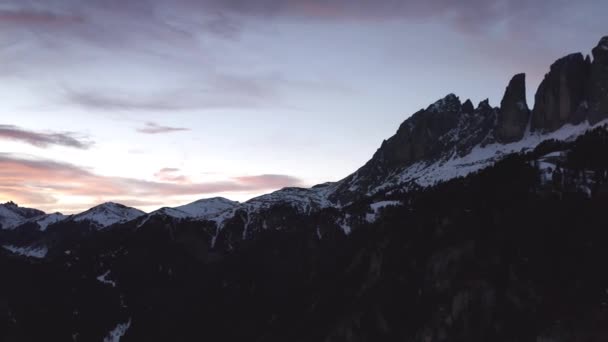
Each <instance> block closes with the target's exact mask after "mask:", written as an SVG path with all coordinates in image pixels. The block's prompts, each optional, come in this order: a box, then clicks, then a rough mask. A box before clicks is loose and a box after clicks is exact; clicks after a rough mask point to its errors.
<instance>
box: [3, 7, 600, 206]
mask: <svg viewBox="0 0 608 342" xmlns="http://www.w3.org/2000/svg"><path fill="white" fill-rule="evenodd" d="M605 13H608V2H606V1H598V0H595V1H592V0H582V1H577V2H572V1H561V0H557V1H523V0H515V1H492V0H470V1H458V2H456V1H450V0H430V1H416V2H415V1H396V0H335V1H329V0H325V1H321V0H311V1H298V0H286V1H278V0H201V1H195V0H173V1H161V0H131V1H125V0H104V1H102V0H87V1H83V0H40V1H26V0H2V1H0V61H1V63H0V77H1V78H2V82H0V91H1V92H2V94H3V96H2V101H0V113H1V115H2V116H1V117H2V120H0V140H2V146H3V148H2V149H1V150H0V200H14V201H16V202H18V203H20V204H23V205H29V206H34V207H38V208H41V209H43V210H46V211H55V210H60V211H63V212H68V213H69V212H74V211H79V210H82V209H86V208H87V207H90V206H92V205H95V204H97V203H99V202H103V201H108V200H112V201H118V202H122V203H124V204H127V205H133V206H136V207H138V208H141V209H143V210H153V209H156V208H158V207H160V206H162V205H169V206H171V205H177V204H183V203H186V202H189V201H192V200H196V199H199V198H203V197H210V196H216V195H221V196H225V197H228V198H231V199H236V200H246V199H248V198H251V197H253V196H255V195H258V194H261V193H266V192H269V191H271V190H274V189H277V188H280V187H283V186H290V185H295V186H308V185H313V184H315V183H319V182H325V181H336V180H339V179H341V178H342V177H344V176H346V175H348V174H349V173H351V172H353V171H354V170H355V169H357V168H358V167H359V166H361V165H362V164H363V163H364V162H365V161H366V160H367V159H368V158H369V157H371V155H372V154H373V152H374V151H375V150H376V148H377V147H378V146H379V144H380V142H381V141H382V139H385V138H388V137H389V136H391V135H392V134H393V133H394V131H395V130H396V129H397V127H398V126H399V124H400V123H401V122H402V121H403V120H405V119H406V118H407V117H408V116H409V115H410V114H412V113H413V112H415V111H416V110H418V109H420V108H422V107H426V106H427V105H428V104H430V103H432V102H434V101H435V100H437V99H438V98H441V97H443V96H445V95H446V94H447V93H450V92H454V93H456V94H457V95H459V96H460V97H461V99H463V100H464V99H466V98H471V99H472V100H473V101H474V102H478V101H481V100H483V99H485V98H489V99H490V103H491V104H493V105H498V103H499V102H500V98H501V96H502V93H503V91H504V88H505V86H506V84H507V82H508V81H509V79H510V77H511V76H512V75H513V74H515V73H518V72H525V73H526V74H527V75H528V76H527V81H528V97H529V102H530V103H531V102H532V98H533V94H534V91H535V89H536V87H537V85H538V83H539V82H540V79H541V78H542V76H543V75H544V73H545V72H546V71H547V70H548V67H549V65H550V64H551V63H552V62H553V61H554V60H555V59H557V58H559V57H561V56H563V55H565V54H568V53H571V52H578V51H581V52H583V53H589V51H590V49H591V48H592V47H593V46H595V45H596V44H597V41H598V40H599V38H600V37H601V36H603V35H606V34H608V21H606V19H605Z"/></svg>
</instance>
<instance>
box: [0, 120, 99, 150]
mask: <svg viewBox="0 0 608 342" xmlns="http://www.w3.org/2000/svg"><path fill="white" fill-rule="evenodd" d="M0 140H13V141H20V142H24V143H27V144H30V145H34V146H36V147H41V148H47V147H50V146H65V147H73V148H79V149H88V148H89V147H91V145H92V144H93V143H92V142H91V141H88V140H85V139H83V138H81V137H79V136H78V135H77V134H75V133H71V132H61V133H57V132H37V131H31V130H26V129H23V128H20V127H17V126H13V125H0Z"/></svg>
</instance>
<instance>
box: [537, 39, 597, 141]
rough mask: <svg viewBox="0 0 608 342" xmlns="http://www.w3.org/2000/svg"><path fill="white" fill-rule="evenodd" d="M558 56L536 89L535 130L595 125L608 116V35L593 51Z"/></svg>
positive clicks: (548, 130)
mask: <svg viewBox="0 0 608 342" xmlns="http://www.w3.org/2000/svg"><path fill="white" fill-rule="evenodd" d="M592 53H593V62H591V59H590V58H589V57H587V58H583V55H582V54H580V53H577V54H572V55H569V56H566V57H564V58H562V59H559V60H558V61H557V62H555V63H554V64H553V65H552V66H551V70H550V71H549V73H548V74H547V75H545V78H544V80H543V82H542V83H541V84H540V86H539V88H538V91H537V92H536V97H535V99H536V103H535V105H534V110H533V113H532V129H533V130H536V131H541V132H551V131H555V130H556V129H558V128H560V127H561V126H562V125H564V124H567V123H572V124H577V123H580V122H582V121H584V120H588V121H589V123H591V124H595V123H597V122H599V121H601V120H603V119H605V118H608V37H604V38H602V39H601V40H600V42H599V44H598V45H597V46H596V47H595V48H594V49H593V50H592Z"/></svg>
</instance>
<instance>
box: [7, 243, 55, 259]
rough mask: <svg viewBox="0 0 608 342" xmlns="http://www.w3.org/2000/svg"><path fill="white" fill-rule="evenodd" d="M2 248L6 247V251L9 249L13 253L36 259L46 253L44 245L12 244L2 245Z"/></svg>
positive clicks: (44, 255)
mask: <svg viewBox="0 0 608 342" xmlns="http://www.w3.org/2000/svg"><path fill="white" fill-rule="evenodd" d="M2 248H4V249H6V250H7V251H10V252H11V253H13V254H17V255H21V256H25V257H30V258H36V259H42V258H44V257H46V254H47V253H48V249H47V248H46V247H44V246H38V247H36V246H29V247H18V246H13V245H3V246H2Z"/></svg>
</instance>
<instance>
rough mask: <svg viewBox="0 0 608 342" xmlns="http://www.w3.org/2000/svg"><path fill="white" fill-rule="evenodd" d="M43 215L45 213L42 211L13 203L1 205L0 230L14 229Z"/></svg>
mask: <svg viewBox="0 0 608 342" xmlns="http://www.w3.org/2000/svg"><path fill="white" fill-rule="evenodd" d="M42 215H44V212H43V211H41V210H38V209H31V208H24V207H20V206H18V205H17V204H15V203H13V202H7V203H4V204H0V229H12V228H15V227H17V226H18V225H20V224H22V223H24V222H25V221H27V220H28V219H31V218H34V217H38V216H42Z"/></svg>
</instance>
